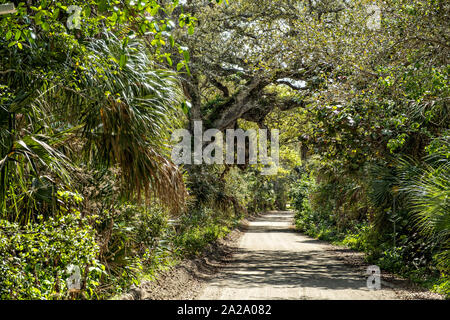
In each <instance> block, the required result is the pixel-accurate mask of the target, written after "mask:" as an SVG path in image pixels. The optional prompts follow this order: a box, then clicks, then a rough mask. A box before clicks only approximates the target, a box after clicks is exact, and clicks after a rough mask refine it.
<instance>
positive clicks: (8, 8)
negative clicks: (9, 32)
mask: <svg viewBox="0 0 450 320" xmlns="http://www.w3.org/2000/svg"><path fill="white" fill-rule="evenodd" d="M8 13H16V8H15V7H14V3H5V4H0V15H2V14H8Z"/></svg>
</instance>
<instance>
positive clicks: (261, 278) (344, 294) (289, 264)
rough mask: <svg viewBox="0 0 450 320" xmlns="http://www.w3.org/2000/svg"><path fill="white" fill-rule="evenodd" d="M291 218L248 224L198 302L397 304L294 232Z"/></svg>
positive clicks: (270, 216) (269, 217)
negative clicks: (385, 301) (234, 250)
mask: <svg viewBox="0 0 450 320" xmlns="http://www.w3.org/2000/svg"><path fill="white" fill-rule="evenodd" d="M293 218H294V214H293V213H292V212H268V213H266V214H264V215H262V216H260V217H258V218H257V219H256V220H254V221H252V222H250V223H249V227H248V231H247V232H246V233H245V234H244V235H243V236H242V238H241V239H240V242H239V245H238V251H237V253H236V254H235V255H234V257H233V259H232V260H231V261H230V263H228V264H226V265H225V266H224V267H223V268H222V269H221V271H220V272H219V273H218V274H217V276H215V277H214V278H213V279H211V280H210V281H209V282H208V284H207V285H206V287H205V288H204V290H203V292H202V293H200V294H199V295H198V299H202V300H203V299H214V300H216V299H217V300H235V299H242V300H258V299H295V300H307V299H339V300H341V299H352V300H356V299H364V300H372V299H376V300H378V299H399V298H400V297H399V296H398V295H397V294H396V293H395V291H394V290H393V289H391V288H390V286H389V287H387V286H385V285H383V284H385V283H384V282H382V288H381V290H369V289H368V288H367V275H366V274H365V272H364V271H359V270H358V269H357V268H355V267H352V266H351V265H348V264H346V263H345V261H344V260H343V259H340V258H339V255H338V253H336V251H333V250H330V248H331V246H330V245H328V244H326V243H324V242H322V241H318V240H314V239H311V238H309V237H306V236H304V235H302V234H299V233H298V232H295V230H294V226H293Z"/></svg>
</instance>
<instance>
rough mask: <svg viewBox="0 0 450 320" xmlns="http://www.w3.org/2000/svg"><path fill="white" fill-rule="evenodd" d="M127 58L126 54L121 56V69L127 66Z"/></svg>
mask: <svg viewBox="0 0 450 320" xmlns="http://www.w3.org/2000/svg"><path fill="white" fill-rule="evenodd" d="M127 60H128V59H127V56H126V55H125V54H122V55H121V56H120V60H119V66H120V67H121V68H123V67H124V66H125V65H126V64H127Z"/></svg>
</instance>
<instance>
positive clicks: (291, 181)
mask: <svg viewBox="0 0 450 320" xmlns="http://www.w3.org/2000/svg"><path fill="white" fill-rule="evenodd" d="M5 2H13V3H14V4H15V8H16V13H9V14H2V15H0V298H1V299H105V298H110V297H113V296H117V295H120V294H121V293H123V292H126V291H127V290H128V288H130V286H131V285H137V284H139V282H140V281H141V280H142V279H143V278H154V277H155V276H157V274H158V272H160V271H161V270H163V269H165V268H167V267H169V266H172V265H174V264H176V263H178V262H179V261H181V260H182V259H184V258H186V257H192V256H196V255H199V254H201V253H202V251H203V249H204V248H205V247H206V246H207V245H208V244H209V243H211V242H213V241H215V240H217V239H218V238H221V237H224V236H225V235H226V234H227V233H229V232H230V231H231V230H232V229H233V228H234V227H235V226H236V225H237V224H238V222H239V221H240V220H241V219H242V218H244V217H246V216H247V215H248V214H250V213H257V212H261V211H265V210H271V209H281V210H284V209H286V208H288V207H289V206H288V204H289V203H290V205H291V208H292V207H293V208H294V209H295V210H296V224H297V228H298V229H299V230H301V231H302V232H305V233H306V234H308V235H311V236H314V237H317V238H320V239H325V240H328V241H334V242H337V243H341V244H344V245H347V246H349V247H351V248H354V249H357V250H361V251H364V252H366V253H367V259H368V260H369V261H371V262H373V263H375V264H378V265H379V266H380V267H381V268H382V269H385V270H390V271H393V272H396V273H399V274H401V275H406V276H408V277H410V278H412V279H414V280H416V281H418V282H421V283H423V284H425V285H427V286H428V287H430V288H432V289H433V290H436V291H438V292H440V293H443V294H446V295H449V292H450V278H449V277H450V242H449V241H450V239H449V230H450V223H449V221H450V208H449V205H450V204H449V190H450V188H449V181H450V177H449V166H450V163H449V158H450V142H449V141H450V131H449V124H450V121H449V109H448V108H449V105H450V104H449V91H448V90H449V87H448V73H449V64H448V58H449V41H448V31H449V30H448V23H447V21H448V20H449V14H450V12H449V11H450V6H449V4H448V3H447V2H446V1H440V0H412V1H411V0H387V1H365V0H354V1H341V0H333V1H292V0H228V1H222V0H216V1H203V0H188V1H178V0H158V1H157V0H145V1H134V0H90V1H78V0H70V1H59V0H37V1H31V0H23V1H4V0H2V1H0V3H2V4H3V3H5ZM373 4H376V5H377V6H378V8H379V9H380V10H381V13H382V15H381V16H380V21H378V22H379V24H378V22H377V21H375V22H374V20H373V19H374V16H373V12H368V11H367V8H368V7H367V6H368V5H373ZM71 5H75V6H77V8H79V10H78V9H77V11H76V12H77V13H76V14H75V16H74V13H75V12H74V11H73V10H68V9H69V7H70V6H71ZM74 18H75V20H74ZM68 21H71V22H72V24H68ZM369 22H370V23H369ZM73 25H75V27H73ZM199 120H201V121H203V125H204V130H207V129H210V128H214V129H219V130H222V131H223V130H226V129H231V128H233V129H244V130H246V129H279V130H280V167H279V169H278V174H277V175H275V176H264V175H261V165H249V164H248V163H247V164H243V165H222V164H215V165H203V166H198V165H184V166H177V165H175V164H174V163H173V162H172V159H171V146H172V144H173V143H174V142H173V141H171V134H172V132H174V130H176V129H179V128H185V129H187V130H188V131H190V132H192V131H193V122H194V121H199ZM70 266H77V267H78V268H79V274H80V278H81V288H80V289H77V290H72V291H69V290H68V284H67V281H66V280H67V279H68V278H70V277H71V276H73V275H74V269H73V268H72V267H70Z"/></svg>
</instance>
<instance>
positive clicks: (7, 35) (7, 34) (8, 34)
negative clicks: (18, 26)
mask: <svg viewBox="0 0 450 320" xmlns="http://www.w3.org/2000/svg"><path fill="white" fill-rule="evenodd" d="M11 37H12V32H11V30H9V31H8V32H7V33H6V36H5V39H6V40H9V39H11Z"/></svg>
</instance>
